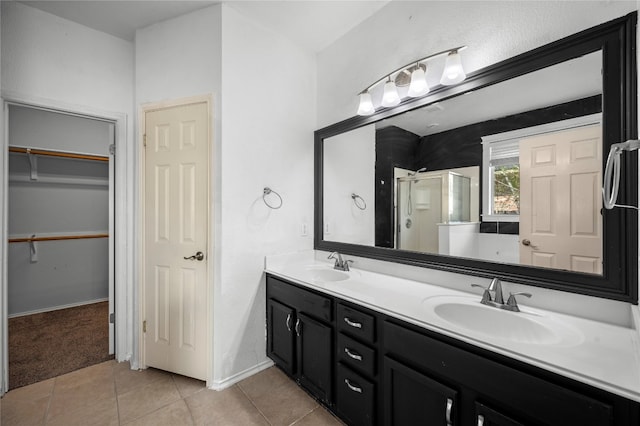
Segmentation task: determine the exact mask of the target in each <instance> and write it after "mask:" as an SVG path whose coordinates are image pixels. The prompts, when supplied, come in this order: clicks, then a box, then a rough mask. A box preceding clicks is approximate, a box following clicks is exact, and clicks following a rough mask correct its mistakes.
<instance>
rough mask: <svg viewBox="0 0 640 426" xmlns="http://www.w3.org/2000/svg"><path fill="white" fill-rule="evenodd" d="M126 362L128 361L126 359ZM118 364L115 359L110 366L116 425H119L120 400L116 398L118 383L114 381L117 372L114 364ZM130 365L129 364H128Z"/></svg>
mask: <svg viewBox="0 0 640 426" xmlns="http://www.w3.org/2000/svg"><path fill="white" fill-rule="evenodd" d="M126 362H128V361H126ZM117 364H118V361H116V363H115V364H113V365H112V366H111V377H112V379H113V393H114V395H115V397H116V415H117V416H118V426H120V424H121V422H120V401H119V400H118V383H117V382H116V373H117V371H116V370H117V369H116V365H117ZM129 365H131V364H129Z"/></svg>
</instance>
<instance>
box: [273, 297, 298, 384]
mask: <svg viewBox="0 0 640 426" xmlns="http://www.w3.org/2000/svg"><path fill="white" fill-rule="evenodd" d="M295 321H296V317H295V311H294V310H293V309H292V308H290V307H288V306H286V305H283V304H282V303H279V302H277V301H275V300H272V299H269V300H267V324H268V326H267V330H268V338H267V341H268V342H269V346H268V348H267V353H268V354H269V357H270V358H271V359H273V361H274V362H275V363H276V364H278V365H279V366H280V368H282V369H283V370H284V371H285V372H286V373H288V374H290V375H292V374H294V372H295V358H294V355H295V354H294V349H295V334H294V333H292V332H291V331H292V327H293V326H294V324H295Z"/></svg>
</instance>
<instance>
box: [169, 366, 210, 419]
mask: <svg viewBox="0 0 640 426" xmlns="http://www.w3.org/2000/svg"><path fill="white" fill-rule="evenodd" d="M171 380H173V384H174V386H175V387H176V389H178V395H180V398H181V399H182V402H183V403H184V405H186V406H187V410H188V411H189V417H190V418H191V424H192V425H194V426H195V424H196V419H194V418H193V413H192V412H191V407H189V403H188V402H187V398H186V397H185V396H184V395H182V392H180V387H179V386H178V383H177V382H176V375H175V374H172V375H171ZM205 389H206V385H205ZM200 391H202V389H200V390H198V391H196V392H194V393H193V394H192V395H195V394H196V393H198V392H200Z"/></svg>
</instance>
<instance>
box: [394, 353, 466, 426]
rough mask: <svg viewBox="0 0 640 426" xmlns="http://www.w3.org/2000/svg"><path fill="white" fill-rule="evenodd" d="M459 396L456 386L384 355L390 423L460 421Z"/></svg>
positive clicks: (447, 425) (446, 424) (449, 425)
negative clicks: (458, 410)
mask: <svg viewBox="0 0 640 426" xmlns="http://www.w3.org/2000/svg"><path fill="white" fill-rule="evenodd" d="M457 396H458V393H457V392H456V391H455V390H454V389H452V388H450V387H447V386H445V385H443V384H441V383H440V382H438V381H436V380H433V379H431V378H430V377H427V376H425V375H424V374H422V373H419V372H417V371H415V370H413V369H411V368H409V367H407V366H405V365H402V364H400V363H399V362H396V361H394V360H393V359H391V358H388V357H385V358H384V405H385V409H386V412H385V424H386V425H397V426H404V425H426V424H428V425H433V426H440V425H443V426H452V425H456V424H458V421H457V415H456V411H457V409H458V406H457Z"/></svg>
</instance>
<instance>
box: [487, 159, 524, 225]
mask: <svg viewBox="0 0 640 426" xmlns="http://www.w3.org/2000/svg"><path fill="white" fill-rule="evenodd" d="M493 214H506V215H518V214H520V165H519V164H509V165H505V166H496V167H494V170H493Z"/></svg>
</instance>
